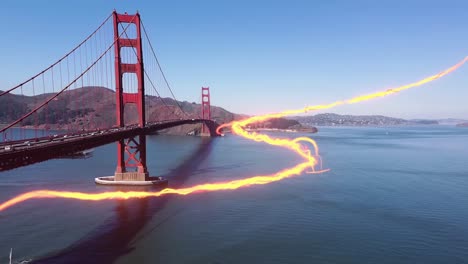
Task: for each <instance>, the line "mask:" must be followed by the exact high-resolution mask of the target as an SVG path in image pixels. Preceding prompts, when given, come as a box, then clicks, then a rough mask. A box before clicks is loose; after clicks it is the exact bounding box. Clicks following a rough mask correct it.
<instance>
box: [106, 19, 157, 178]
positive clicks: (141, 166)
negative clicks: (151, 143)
mask: <svg viewBox="0 0 468 264" xmlns="http://www.w3.org/2000/svg"><path fill="white" fill-rule="evenodd" d="M113 17H114V40H115V44H114V52H115V86H116V93H115V95H116V101H115V102H116V117H117V126H118V127H124V126H125V123H124V107H125V105H126V104H136V106H137V111H138V126H139V127H141V128H142V127H144V126H145V122H146V119H145V85H144V76H143V52H142V43H141V28H140V14H138V13H137V14H135V15H128V14H126V13H125V14H117V12H115V11H114V13H113ZM120 23H130V24H134V25H135V27H136V38H135V39H129V38H122V36H120V35H119V24H120ZM122 47H130V48H134V49H135V53H136V57H137V58H136V63H122V58H121V56H120V54H121V48H122ZM125 73H126V74H135V75H136V79H137V82H138V92H137V93H126V92H124V87H123V82H122V78H123V75H124V74H125ZM129 168H130V171H129V170H128V169H129ZM114 180H115V181H146V180H149V177H148V170H147V168H146V137H145V135H138V136H135V137H132V138H128V139H122V140H120V141H119V142H118V146H117V169H116V170H115V178H114Z"/></svg>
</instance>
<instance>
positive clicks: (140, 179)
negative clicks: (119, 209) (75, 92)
mask: <svg viewBox="0 0 468 264" xmlns="http://www.w3.org/2000/svg"><path fill="white" fill-rule="evenodd" d="M113 18H114V39H115V43H114V53H115V59H114V66H115V96H116V97H115V102H116V119H117V127H125V122H124V114H125V111H124V108H125V105H126V104H136V106H137V111H138V127H140V128H144V127H145V126H146V117H145V85H144V68H143V50H142V43H141V26H140V15H139V14H138V13H137V14H135V15H128V14H117V12H115V11H114V13H113ZM120 23H130V24H134V25H135V27H136V38H134V39H133V38H122V36H121V34H119V24H120ZM123 47H124V48H125V47H126V48H133V49H135V56H136V58H135V60H133V61H136V63H128V62H122V58H121V48H123ZM127 59H128V58H127ZM123 74H135V75H136V79H137V85H138V87H137V88H138V91H137V93H128V92H125V91H124V87H123V82H122V79H123ZM127 89H128V87H127ZM128 169H130V170H134V171H129V170H128ZM95 181H96V183H99V184H112V185H151V184H161V183H167V180H165V179H162V178H161V177H149V175H148V169H147V167H146V136H145V135H137V136H134V137H131V138H128V139H125V140H124V139H122V140H120V141H119V142H118V143H117V168H116V170H115V174H114V176H109V177H100V178H96V179H95Z"/></svg>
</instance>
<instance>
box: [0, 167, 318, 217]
mask: <svg viewBox="0 0 468 264" xmlns="http://www.w3.org/2000/svg"><path fill="white" fill-rule="evenodd" d="M309 166H310V165H309V164H308V163H307V162H304V163H300V164H298V165H296V166H294V167H292V168H288V169H285V170H282V171H279V172H277V173H275V174H272V175H266V176H253V177H250V178H246V179H240V180H233V181H229V182H218V183H206V184H200V185H196V186H193V187H187V188H181V189H172V188H166V189H163V190H161V191H159V192H138V191H131V192H121V191H117V192H103V193H82V192H66V191H53V190H38V191H32V192H27V193H24V194H21V195H18V196H16V197H14V198H12V199H10V200H8V201H6V202H4V203H2V204H0V211H3V210H5V209H7V208H9V207H11V206H14V205H16V204H18V203H21V202H24V201H27V200H30V199H37V198H65V199H78V200H88V201H100V200H109V199H130V198H145V197H159V196H162V195H166V194H179V195H188V194H191V193H195V192H203V191H219V190H235V189H239V188H241V187H246V186H251V185H263V184H268V183H271V182H276V181H280V180H282V179H285V178H288V177H292V176H294V175H299V174H301V173H302V172H303V171H304V170H305V168H307V167H309ZM324 171H325V170H324ZM324 171H316V172H315V173H321V172H324Z"/></svg>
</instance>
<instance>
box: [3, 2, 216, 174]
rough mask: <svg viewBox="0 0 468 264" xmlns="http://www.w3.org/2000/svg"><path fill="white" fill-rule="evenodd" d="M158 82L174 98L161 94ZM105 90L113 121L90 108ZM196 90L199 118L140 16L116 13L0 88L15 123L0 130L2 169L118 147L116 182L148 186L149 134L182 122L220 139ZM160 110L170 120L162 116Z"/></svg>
mask: <svg viewBox="0 0 468 264" xmlns="http://www.w3.org/2000/svg"><path fill="white" fill-rule="evenodd" d="M143 59H145V60H143ZM156 83H163V84H164V85H165V86H166V87H167V88H168V89H169V91H170V94H171V96H172V99H174V100H173V101H172V100H171V101H168V100H165V98H163V97H161V94H160V92H159V91H158V87H156ZM148 85H149V88H150V89H147V88H148ZM159 88H160V87H159ZM96 90H97V91H98V92H94V93H92V92H91V91H96ZM109 92H111V93H114V94H115V95H114V96H111V98H112V99H110V100H112V102H111V104H110V105H112V106H113V107H115V110H113V111H111V112H112V113H114V115H113V116H112V117H111V118H109V117H106V116H102V115H100V112H99V111H105V110H109V109H103V108H99V107H98V108H97V109H98V110H97V111H92V110H90V109H91V107H89V106H90V105H91V104H95V105H96V104H97V105H98V106H99V105H101V106H102V105H104V103H103V102H101V104H100V100H102V101H105V100H109V99H108V98H107V97H105V96H104V94H108V93H109ZM201 92H202V95H201V98H202V102H201V109H200V115H194V114H189V113H187V112H186V111H184V109H183V107H182V106H181V105H180V104H179V103H178V101H177V99H176V97H175V95H174V92H173V90H172V88H171V86H170V85H169V82H168V81H167V78H166V76H165V75H164V72H163V70H162V68H161V65H160V63H159V61H158V58H157V56H156V53H155V50H154V48H153V45H152V43H151V41H150V39H149V37H148V33H147V30H146V28H145V26H144V24H143V21H142V20H141V17H140V15H139V14H138V13H136V14H133V15H130V14H127V13H124V14H119V13H117V12H116V11H114V12H113V13H112V14H111V15H109V16H108V17H107V18H106V19H105V20H104V22H102V24H100V25H99V27H98V28H97V29H96V30H95V31H93V32H92V33H91V34H90V35H89V36H88V37H86V38H85V39H84V40H83V41H82V42H81V43H79V44H78V45H77V46H76V47H74V48H73V49H72V50H71V51H70V52H68V53H67V54H65V55H64V56H63V57H61V58H60V59H59V60H57V61H56V62H54V63H53V64H51V65H50V66H49V67H47V68H45V69H44V70H42V71H41V72H39V73H37V74H36V75H34V76H33V77H31V78H29V79H27V80H26V81H24V82H22V83H20V84H18V85H16V86H14V87H12V88H10V89H7V90H5V91H0V104H1V105H3V107H2V111H3V112H4V116H9V117H13V120H14V121H11V120H10V122H8V123H7V124H5V125H4V126H3V127H1V128H0V171H4V170H9V169H13V168H17V167H21V166H26V165H29V164H33V163H37V162H41V161H45V160H48V159H53V158H57V157H61V156H64V155H71V154H73V153H77V152H80V151H83V150H87V149H91V148H94V147H97V146H101V145H104V144H108V143H111V142H117V166H116V171H115V175H114V177H113V179H114V181H115V182H116V183H117V182H128V181H134V182H141V183H149V182H151V181H152V180H153V178H152V177H150V176H149V172H148V170H147V166H146V158H147V154H148V153H147V151H146V135H148V134H151V133H154V132H155V131H159V130H163V129H167V128H171V127H175V126H180V125H185V124H201V126H202V127H201V134H202V135H210V136H216V135H217V133H216V129H217V127H218V124H217V123H216V122H215V121H214V120H212V119H211V111H210V93H209V88H207V87H202V89H201ZM96 97H97V98H96ZM18 98H22V99H23V101H26V103H23V104H21V103H20V102H19V100H17V99H18ZM108 105H109V104H108ZM65 106H66V107H65ZM164 108H165V112H170V113H171V117H169V118H168V117H167V116H164V117H163V116H162V115H160V114H159V112H161V110H163V109H164Z"/></svg>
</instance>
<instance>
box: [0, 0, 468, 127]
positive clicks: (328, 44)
mask: <svg viewBox="0 0 468 264" xmlns="http://www.w3.org/2000/svg"><path fill="white" fill-rule="evenodd" d="M114 8H115V9H117V11H119V12H125V11H127V12H129V13H133V12H134V11H136V10H139V12H140V14H141V15H142V19H143V21H144V23H145V25H146V27H147V29H148V30H149V33H150V34H151V39H152V42H153V44H154V45H155V48H156V51H157V53H158V56H159V59H160V61H161V63H162V65H163V67H164V69H165V72H166V75H167V77H168V79H169V81H170V83H171V84H172V86H173V89H174V91H175V93H176V96H177V98H178V99H180V100H187V101H198V100H199V98H200V87H201V86H210V87H211V97H212V98H211V100H212V103H213V104H214V105H219V106H222V107H224V108H226V109H228V110H230V111H233V112H237V113H245V114H261V113H269V112H276V111H281V110H285V109H293V108H301V107H304V106H306V105H312V104H319V103H328V102H332V101H334V100H338V99H346V98H349V97H352V96H356V95H359V94H362V93H368V92H373V91H376V90H380V89H387V88H391V87H395V86H398V85H401V84H406V83H409V82H413V81H416V80H419V79H421V78H424V77H426V76H429V75H432V74H435V73H437V72H439V71H441V70H443V69H445V68H447V67H449V66H451V65H453V64H455V63H456V62H458V61H459V60H461V59H463V58H464V57H465V56H467V55H468V19H467V16H466V10H468V2H467V1H432V0H426V1H411V0H406V1H400V0H394V1H344V0H343V1H294V0H288V1H244V0H240V1H91V0H81V1H47V2H44V1H33V0H31V1H20V0H16V1H10V0H7V1H2V8H1V10H2V20H3V23H1V24H0V29H1V32H2V34H1V35H0V40H1V42H0V43H1V47H2V48H1V49H0V58H1V60H2V68H3V70H2V71H0V89H6V88H8V87H9V86H12V85H14V84H17V83H19V82H21V81H23V79H26V78H27V77H29V76H31V75H33V74H35V73H36V72H39V71H40V70H42V69H43V68H44V67H46V66H48V65H49V64H50V63H52V62H53V61H55V60H56V59H58V58H59V57H61V56H62V55H64V54H65V53H66V52H67V51H69V50H70V49H71V48H72V47H74V46H75V45H76V44H77V43H79V42H80V41H81V40H82V39H83V38H84V37H85V36H87V35H88V34H89V33H90V32H91V31H92V30H94V29H95V28H96V27H97V26H98V25H99V24H100V23H101V22H102V20H103V19H104V18H105V17H106V16H107V15H108V14H110V12H112V10H113V9H114ZM329 112H336V113H342V114H383V115H389V116H395V117H403V118H442V117H456V118H468V65H466V66H464V67H463V68H460V69H459V70H458V71H456V72H455V73H453V74H451V75H448V76H446V77H444V78H443V79H440V80H437V81H435V82H433V83H431V84H428V85H425V86H424V87H420V88H416V89H413V90H410V91H407V92H404V93H401V94H399V95H396V96H392V97H387V98H385V99H378V100H376V101H372V102H367V103H362V104H358V105H352V106H342V107H339V108H335V109H332V110H329Z"/></svg>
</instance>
